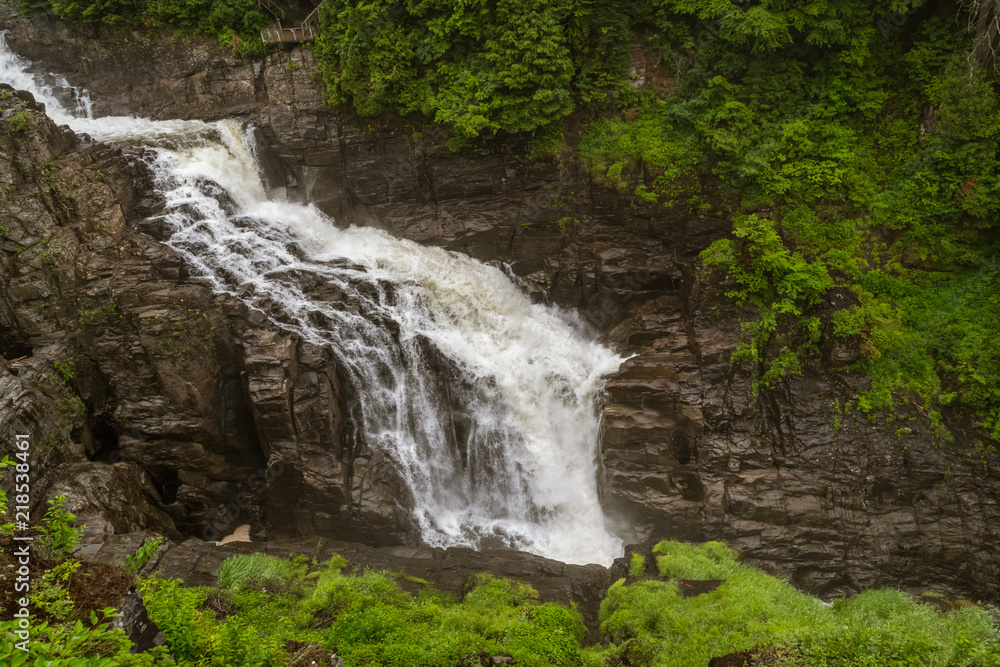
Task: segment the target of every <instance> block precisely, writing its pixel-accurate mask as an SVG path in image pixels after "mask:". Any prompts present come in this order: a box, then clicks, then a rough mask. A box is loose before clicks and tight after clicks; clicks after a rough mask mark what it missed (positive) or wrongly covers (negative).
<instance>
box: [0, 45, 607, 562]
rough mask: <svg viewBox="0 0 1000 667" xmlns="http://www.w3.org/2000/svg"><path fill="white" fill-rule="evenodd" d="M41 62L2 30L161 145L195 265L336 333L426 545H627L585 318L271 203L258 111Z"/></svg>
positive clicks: (435, 256)
mask: <svg viewBox="0 0 1000 667" xmlns="http://www.w3.org/2000/svg"><path fill="white" fill-rule="evenodd" d="M29 69H31V68H30V63H27V62H26V61H24V60H23V59H21V58H19V57H17V56H16V55H15V54H13V53H12V52H11V51H10V50H9V49H8V48H7V45H6V43H5V42H4V41H3V36H2V34H0V81H2V82H6V83H9V84H11V85H13V86H14V87H15V88H18V89H22V90H28V91H30V92H31V93H32V94H33V95H34V96H35V98H36V99H37V100H38V101H40V102H42V103H44V104H45V105H46V109H47V112H48V114H49V116H51V117H52V119H53V120H55V122H56V123H58V124H67V125H69V126H70V127H71V128H72V129H73V130H74V131H76V132H78V133H79V132H85V133H87V134H89V135H91V136H92V137H93V138H94V139H96V140H100V141H108V142H130V143H138V144H141V145H144V146H146V147H147V148H148V149H149V155H150V158H149V161H150V165H151V167H152V170H153V173H154V175H155V187H156V189H157V190H158V192H159V193H160V194H161V195H162V196H163V198H164V199H165V201H166V203H167V208H166V223H167V227H168V229H169V230H170V236H169V239H168V240H167V243H168V244H169V245H170V246H171V247H173V248H174V249H176V250H177V251H178V252H180V253H181V254H182V255H183V256H184V257H185V258H186V260H187V261H188V262H189V264H190V266H191V270H192V272H193V273H195V274H198V275H201V276H204V277H206V278H207V279H208V280H209V281H211V283H212V285H213V286H214V288H215V289H217V290H219V291H224V292H230V293H233V294H236V295H238V296H239V297H240V298H241V299H243V300H244V302H246V303H247V304H248V305H249V306H251V307H252V308H257V309H260V310H262V311H263V312H265V314H267V315H268V316H269V317H271V318H272V319H274V320H275V321H277V322H278V323H279V324H280V326H282V327H284V328H286V329H289V330H293V331H295V332H297V333H298V334H299V335H300V336H302V337H303V338H304V339H306V340H309V341H311V342H314V343H317V344H320V345H326V346H329V347H330V349H331V350H332V351H333V354H334V355H335V356H336V358H337V360H338V362H339V364H340V367H341V369H342V371H343V372H344V373H345V375H346V377H347V379H348V381H349V384H350V385H351V386H352V387H353V388H354V389H355V391H356V393H357V401H358V405H357V406H356V410H355V413H356V414H358V415H360V416H359V418H358V424H357V428H358V431H359V434H358V437H360V438H363V440H364V442H365V443H366V444H367V445H368V446H369V447H372V448H374V449H378V450H382V451H384V452H386V453H387V454H388V455H389V457H390V458H391V459H392V460H393V461H395V462H396V464H397V466H398V467H399V469H400V471H401V473H402V476H403V478H404V480H405V482H406V483H407V485H408V487H409V490H410V492H411V494H412V497H413V502H414V518H415V520H416V521H417V523H418V525H419V528H420V531H421V535H422V538H423V540H424V541H425V542H426V543H428V544H430V545H433V546H459V545H460V546H470V547H474V548H478V547H481V546H496V545H504V546H509V547H512V548H518V549H523V550H526V551H531V552H534V553H538V554H541V555H544V556H548V557H551V558H556V559H559V560H562V561H566V562H571V563H601V564H605V565H607V564H610V562H611V561H612V560H613V559H614V558H615V557H617V556H619V555H620V554H621V550H622V545H621V541H620V540H619V539H618V538H616V537H614V536H613V535H611V534H610V533H609V532H608V531H607V530H606V529H605V525H604V516H603V513H602V510H601V507H600V503H599V501H598V495H597V482H596V457H597V438H598V416H597V409H596V397H597V393H598V392H599V390H600V388H601V384H602V377H603V376H604V375H606V374H608V373H610V372H612V371H614V370H615V369H616V368H617V367H618V366H619V364H620V363H621V362H622V359H621V358H620V357H618V356H617V355H615V354H614V353H613V352H611V351H610V350H608V349H606V348H604V347H602V346H601V345H599V344H598V343H596V342H594V341H593V340H591V339H590V338H589V337H588V336H587V335H585V334H584V333H583V331H582V329H581V328H580V327H579V326H577V325H576V324H575V323H574V320H573V318H572V317H571V315H570V314H568V313H566V312H563V311H560V310H558V309H555V308H551V307H547V306H543V305H539V304H532V303H531V301H530V300H529V299H528V298H527V297H525V295H524V294H522V293H521V292H520V291H519V289H518V288H517V287H516V286H515V285H514V284H513V283H512V282H511V281H510V280H509V279H508V278H507V277H506V276H505V275H504V273H503V272H502V271H500V270H499V269H497V268H494V267H492V266H488V265H486V264H483V263H481V262H478V261H476V260H474V259H471V258H469V257H466V256H464V255H461V254H457V253H453V252H448V251H445V250H442V249H439V248H432V247H424V246H421V245H419V244H416V243H413V242H410V241H405V240H400V239H397V238H394V237H392V236H391V235H389V234H387V233H384V232H381V231H377V230H374V229H370V228H356V227H351V228H348V229H338V228H337V227H335V226H334V224H333V221H332V220H331V219H330V218H328V217H327V216H326V215H324V214H323V213H322V212H320V211H319V210H318V209H317V208H315V207H314V206H307V205H301V204H297V203H290V202H285V201H276V200H274V199H269V198H268V196H267V193H266V187H265V184H264V183H263V181H262V179H261V176H260V174H259V173H258V167H257V161H256V159H255V144H254V141H253V133H252V131H250V130H249V129H248V128H247V127H246V126H245V124H244V123H243V122H242V121H238V120H226V121H220V122H215V123H204V122H201V121H152V120H147V119H143V118H131V117H104V118H93V117H92V115H91V113H90V103H89V97H88V96H87V95H86V93H85V92H81V91H79V90H76V89H74V88H72V87H71V86H69V85H68V83H67V82H66V81H65V80H61V79H59V78H58V77H54V76H51V75H48V76H44V75H37V74H32V73H30V72H29ZM68 107H72V109H71V108H68ZM331 456H332V454H331Z"/></svg>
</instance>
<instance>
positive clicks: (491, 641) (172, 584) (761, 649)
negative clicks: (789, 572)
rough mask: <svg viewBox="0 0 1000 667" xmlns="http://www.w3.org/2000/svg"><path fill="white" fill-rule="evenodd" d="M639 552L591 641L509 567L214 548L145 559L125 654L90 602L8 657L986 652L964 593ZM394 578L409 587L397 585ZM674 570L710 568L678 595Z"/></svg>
mask: <svg viewBox="0 0 1000 667" xmlns="http://www.w3.org/2000/svg"><path fill="white" fill-rule="evenodd" d="M654 554H655V556H656V571H657V572H658V574H659V578H652V579H647V578H646V577H645V573H644V568H643V567H642V565H643V561H642V557H641V556H635V557H633V558H632V567H631V568H630V570H631V571H630V578H629V581H628V582H627V583H626V581H625V580H621V581H619V582H617V583H615V584H614V585H613V586H611V588H610V589H609V590H608V592H607V595H606V597H605V599H604V601H603V603H602V605H601V611H600V634H601V635H602V636H604V637H605V641H604V642H603V643H600V644H596V645H591V646H585V643H586V642H585V637H586V634H587V632H586V628H585V626H584V624H583V620H582V617H581V615H580V613H579V612H578V611H577V610H576V609H575V608H572V607H565V606H562V605H558V604H554V603H543V602H541V601H539V599H538V594H537V593H536V592H535V591H534V590H533V589H532V588H531V587H530V586H527V585H525V584H523V583H520V582H517V581H512V580H508V579H500V578H495V577H492V576H490V575H487V574H482V575H477V576H474V577H472V578H471V579H470V580H469V581H468V582H467V584H466V587H465V591H464V594H463V595H462V596H461V599H459V598H458V597H456V596H454V595H451V594H448V593H444V592H441V591H438V590H435V589H434V588H433V587H431V586H428V585H426V583H424V582H421V581H420V580H417V579H416V578H406V577H400V576H397V575H398V573H395V574H394V573H386V572H378V571H372V570H363V571H351V572H347V571H345V566H346V563H345V561H344V560H343V559H342V558H340V557H338V556H334V557H332V558H331V559H330V560H329V561H328V562H326V563H323V564H317V563H315V562H310V561H309V560H308V559H305V558H301V557H300V558H298V559H291V558H290V559H282V558H276V557H274V556H268V555H262V554H249V555H240V556H234V557H232V558H230V559H229V560H227V561H225V562H224V563H223V565H222V567H221V569H220V586H219V587H218V588H210V587H190V588H189V587H184V586H183V585H182V582H181V581H179V580H175V579H164V578H162V577H160V576H159V575H153V576H152V577H150V578H148V579H145V580H143V581H142V582H141V583H140V588H141V590H142V593H143V597H144V601H145V604H146V607H147V609H148V610H149V613H150V617H151V618H152V620H153V621H154V622H155V623H157V625H158V626H159V627H160V629H161V630H162V631H163V633H164V636H165V637H166V640H167V646H166V647H162V648H161V649H158V650H156V651H154V652H151V653H147V654H139V655H130V654H128V652H127V649H128V646H129V643H128V640H127V639H126V638H125V637H124V635H123V634H122V633H121V632H120V631H112V630H109V629H108V626H107V620H109V619H110V618H111V617H112V616H113V614H111V613H110V610H109V609H104V610H101V611H100V612H95V613H94V614H92V615H90V617H89V618H90V621H91V623H90V624H88V623H87V622H86V620H84V621H81V622H77V621H75V620H74V619H75V618H77V617H78V616H79V613H77V612H78V611H79V610H76V611H74V610H72V609H70V610H69V612H70V613H67V614H65V615H64V616H63V618H65V619H69V620H68V621H65V622H54V621H50V622H46V623H44V624H37V623H36V626H35V628H34V630H33V632H34V634H33V638H34V639H33V641H32V644H31V645H32V652H31V653H30V654H29V656H28V657H26V658H25V661H23V662H17V661H15V662H14V663H13V664H15V665H20V664H25V665H34V664H36V662H35V661H36V658H40V657H43V656H44V659H45V660H52V661H51V662H45V661H44V660H43V662H41V663H37V664H46V665H54V666H56V667H83V666H86V665H90V666H95V667H96V666H100V667H113V666H118V665H121V666H133V665H134V666H150V667H154V666H162V667H166V666H167V665H174V664H176V665H199V666H210V665H212V666H214V665H218V666H220V667H222V666H223V665H224V666H226V667H241V666H247V667H249V666H264V665H267V666H271V665H285V664H289V662H288V661H289V656H290V654H289V652H288V650H287V646H288V642H289V641H290V640H294V641H296V642H303V643H313V644H318V645H319V646H320V647H322V650H324V651H327V652H336V653H337V654H338V655H339V656H340V657H341V658H343V659H344V661H345V664H346V665H349V666H350V667H403V666H406V667H409V666H411V665H421V667H436V666H440V667H459V666H461V665H469V664H480V663H479V659H480V656H482V655H509V656H511V657H512V658H514V659H515V660H517V661H518V664H521V665H529V666H533V667H612V666H617V667H625V666H634V667H640V666H641V667H650V666H653V665H662V666H664V667H682V666H686V665H692V666H694V665H697V666H698V667H703V666H704V665H705V664H707V662H708V660H709V659H710V658H711V657H714V656H719V655H725V654H728V653H731V652H733V651H743V650H753V651H756V652H758V653H763V654H766V656H767V658H768V660H769V662H768V664H774V665H784V666H786V667H793V666H796V667H799V666H801V667H805V666H807V665H808V666H814V665H844V666H845V667H846V666H848V665H869V666H872V667H879V666H883V665H884V666H886V667H895V666H897V665H938V666H941V667H946V666H956V667H957V666H960V665H962V666H965V665H967V666H970V667H972V666H975V667H996V666H1000V630H998V628H997V624H996V619H995V618H994V617H993V616H991V615H990V613H989V612H988V611H987V610H985V609H983V608H980V607H976V606H973V605H966V606H962V607H960V608H957V609H955V610H954V611H948V612H942V611H940V609H939V607H938V606H935V605H930V604H925V603H922V602H920V601H917V600H914V599H913V598H911V597H909V596H908V595H906V594H904V593H901V592H899V591H893V590H877V591H868V592H866V593H863V594H861V595H859V596H858V597H856V598H853V599H849V600H840V601H837V602H835V603H834V604H833V605H824V604H823V603H821V602H820V601H818V600H817V599H815V598H813V597H812V596H809V595H805V594H803V593H800V592H798V591H797V590H795V589H794V588H793V587H792V586H791V585H789V584H788V583H787V582H785V581H783V580H780V579H777V578H775V577H771V576H769V575H767V574H765V573H763V572H761V571H760V570H757V569H754V568H752V567H749V566H746V565H744V564H742V563H740V562H739V561H738V559H737V557H736V555H735V554H734V553H733V552H732V551H730V550H729V549H728V548H727V547H726V545H725V544H723V543H720V542H708V543H706V544H703V545H701V546H694V545H691V544H686V543H681V542H661V543H660V544H659V545H657V546H656V547H655V549H654ZM66 562H71V561H66ZM66 569H67V568H66V567H63V568H62V570H66ZM69 569H76V568H69ZM309 570H312V572H311V573H310V572H309ZM57 574H58V573H57ZM54 579H58V577H54ZM398 579H406V580H407V581H409V582H410V583H411V584H418V585H419V591H418V592H417V593H415V594H412V593H408V592H405V591H403V590H402V589H401V588H400V585H399V583H398V581H397V580H398ZM679 579H682V580H694V579H715V580H722V583H721V584H720V585H719V587H718V588H717V589H715V590H713V591H711V592H708V593H703V594H701V595H699V596H696V597H690V598H684V597H682V596H681V594H680V593H679V589H678V583H677V580H679ZM71 606H72V605H71ZM13 629H14V625H13V624H11V623H3V624H0V648H2V650H4V651H5V652H4V655H14V656H18V655H19V654H18V653H16V652H13V653H12V652H11V651H10V650H8V649H12V647H13V642H14V641H15V639H16V637H15V635H13V634H12V630H13ZM168 653H169V654H170V655H172V656H173V658H170V657H169V656H168ZM17 659H18V660H19V659H20V658H17ZM28 659H30V660H31V662H27V661H26V660H28ZM470 660H471V662H470Z"/></svg>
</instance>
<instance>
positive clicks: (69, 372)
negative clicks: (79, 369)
mask: <svg viewBox="0 0 1000 667" xmlns="http://www.w3.org/2000/svg"><path fill="white" fill-rule="evenodd" d="M52 366H53V367H55V369H56V370H57V371H59V375H61V376H62V380H63V384H64V385H66V386H69V383H70V382H72V381H73V380H74V379H76V364H74V363H73V361H72V360H67V361H56V362H54V363H53V364H52Z"/></svg>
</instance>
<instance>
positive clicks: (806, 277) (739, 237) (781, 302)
mask: <svg viewBox="0 0 1000 667" xmlns="http://www.w3.org/2000/svg"><path fill="white" fill-rule="evenodd" d="M733 235H734V236H735V237H736V241H735V242H734V241H731V240H729V239H723V240H720V241H716V242H715V243H713V244H712V245H711V246H710V247H709V248H708V249H707V250H705V251H704V252H702V259H703V260H704V261H705V263H706V264H707V265H709V266H715V267H719V268H721V269H723V270H725V271H726V272H727V273H729V274H730V275H731V276H732V278H733V279H734V280H735V281H736V283H737V284H738V285H739V287H738V288H737V289H735V290H731V291H729V292H727V293H726V296H728V297H730V298H733V299H736V300H737V302H738V303H739V304H740V305H744V304H749V305H751V306H752V308H753V310H752V311H751V317H749V318H747V319H746V320H744V322H743V323H742V325H741V341H740V345H739V347H738V348H737V349H736V351H735V352H734V353H733V359H732V360H733V363H739V362H743V361H748V362H751V363H753V364H755V365H756V367H757V370H758V373H757V375H756V378H757V382H758V383H760V385H763V386H767V387H769V386H772V385H773V384H774V383H775V382H777V381H780V380H782V379H784V378H785V377H787V376H788V375H789V374H792V373H798V372H800V371H801V357H802V355H803V354H805V353H807V352H811V351H815V350H816V347H817V344H818V343H819V337H820V333H821V331H820V321H819V319H818V318H817V317H815V316H809V311H810V309H812V308H813V307H815V306H816V305H817V304H818V303H819V301H820V300H821V299H822V297H823V295H824V294H825V293H826V292H827V291H828V290H829V289H830V288H832V287H833V280H832V279H831V278H830V275H829V273H828V272H827V269H826V265H825V264H824V263H822V262H817V261H809V260H807V259H806V258H805V257H803V256H802V254H800V253H798V252H794V251H790V250H788V249H787V248H786V247H785V244H784V242H783V241H782V239H781V237H780V236H779V235H778V232H777V228H776V225H775V223H774V222H773V221H771V220H766V219H762V218H759V217H758V216H756V215H748V216H744V217H741V218H738V219H737V220H736V222H735V223H734V226H733Z"/></svg>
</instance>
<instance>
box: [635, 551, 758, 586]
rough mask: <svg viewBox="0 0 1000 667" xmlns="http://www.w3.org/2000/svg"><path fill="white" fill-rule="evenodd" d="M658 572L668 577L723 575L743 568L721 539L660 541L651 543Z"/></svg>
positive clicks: (728, 574)
mask: <svg viewBox="0 0 1000 667" xmlns="http://www.w3.org/2000/svg"><path fill="white" fill-rule="evenodd" d="M653 551H654V553H658V554H660V556H657V558H656V567H657V569H658V570H659V572H660V575H661V576H664V577H670V578H672V579H727V578H728V577H729V576H730V575H732V574H734V573H736V572H739V571H741V570H743V569H745V568H744V567H743V566H741V565H740V564H739V563H737V562H736V557H735V556H734V554H733V552H732V551H730V550H729V547H727V546H726V545H725V544H724V543H723V542H705V543H704V544H702V545H701V546H694V545H693V544H688V543H687V542H660V543H659V544H657V545H656V546H655V547H653Z"/></svg>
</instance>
